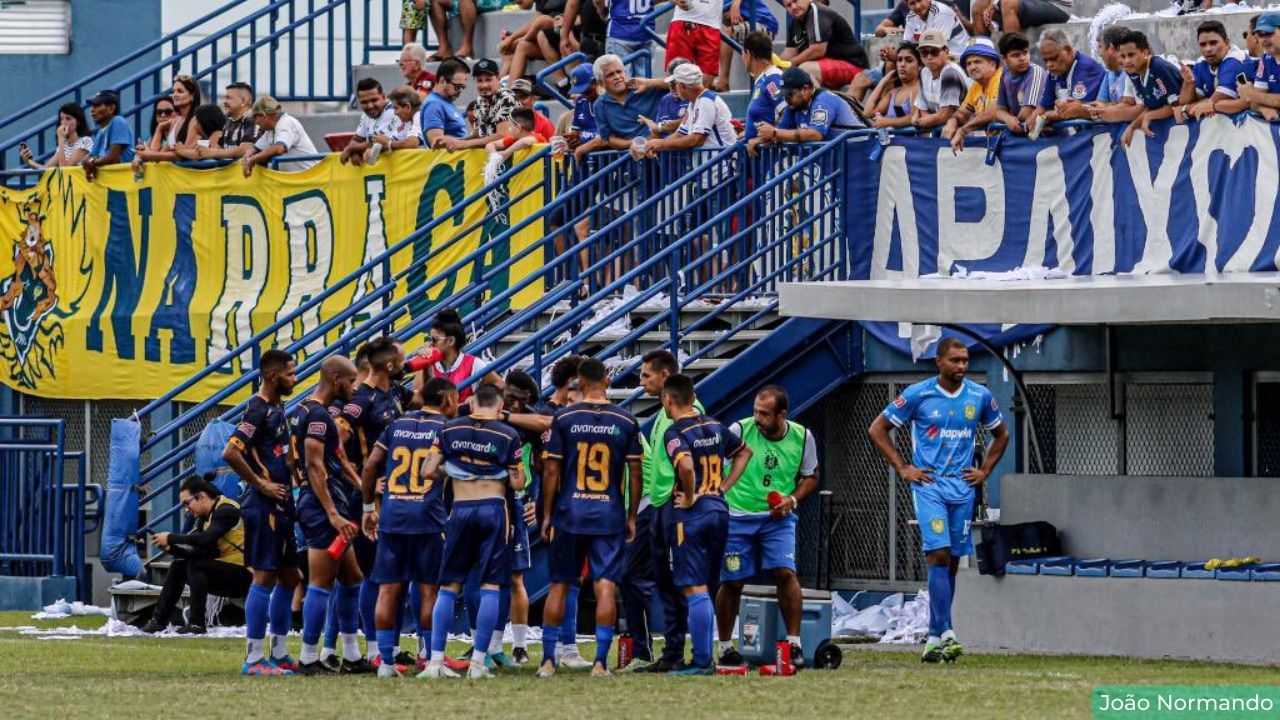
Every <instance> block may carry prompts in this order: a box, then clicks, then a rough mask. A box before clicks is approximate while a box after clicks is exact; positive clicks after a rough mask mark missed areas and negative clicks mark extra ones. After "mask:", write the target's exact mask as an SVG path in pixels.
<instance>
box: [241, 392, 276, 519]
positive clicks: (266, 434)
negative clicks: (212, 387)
mask: <svg viewBox="0 0 1280 720" xmlns="http://www.w3.org/2000/svg"><path fill="white" fill-rule="evenodd" d="M231 444H232V445H235V446H236V449H238V450H239V451H240V452H241V453H242V454H243V455H244V459H245V462H247V463H249V468H250V469H252V470H253V472H254V473H255V474H257V475H259V476H265V477H267V478H269V479H270V480H271V482H275V483H280V484H281V485H284V486H285V487H289V485H290V470H289V455H288V453H289V423H288V420H287V419H286V418H285V415H284V407H282V406H281V405H279V404H273V403H269V402H267V401H266V400H263V399H262V396H261V395H254V396H253V397H251V398H249V404H248V405H247V406H246V407H245V410H244V415H243V416H242V417H241V418H240V424H239V425H236V429H235V432H233V433H232V434H231ZM290 501H291V499H290ZM259 503H261V504H262V506H268V505H275V504H276V501H275V500H273V499H271V498H268V497H267V496H265V495H263V494H262V493H261V492H259V491H258V490H257V488H256V487H253V486H250V487H249V488H248V489H247V490H246V491H245V496H244V498H243V501H242V504H250V505H256V504H259Z"/></svg>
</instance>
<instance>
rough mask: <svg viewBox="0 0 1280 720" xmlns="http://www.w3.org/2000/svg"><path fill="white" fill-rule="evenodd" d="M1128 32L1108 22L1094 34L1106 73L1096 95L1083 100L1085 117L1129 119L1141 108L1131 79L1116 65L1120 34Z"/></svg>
mask: <svg viewBox="0 0 1280 720" xmlns="http://www.w3.org/2000/svg"><path fill="white" fill-rule="evenodd" d="M1128 33H1129V28H1127V27H1125V26H1123V25H1109V26H1107V27H1106V28H1105V29H1104V30H1103V31H1102V33H1101V34H1100V35H1099V36H1098V50H1099V55H1100V57H1101V58H1102V66H1103V67H1104V68H1106V70H1107V73H1106V75H1105V76H1104V77H1103V78H1102V87H1101V88H1099V90H1098V99H1097V100H1095V101H1094V102H1091V103H1087V104H1086V105H1085V107H1086V109H1088V111H1089V118H1090V119H1091V120H1095V121H1097V122H1129V121H1131V120H1133V119H1134V118H1135V117H1137V116H1138V114H1139V113H1141V112H1142V106H1141V105H1139V104H1138V101H1137V95H1136V94H1135V93H1134V91H1133V81H1132V80H1130V79H1129V76H1128V75H1127V74H1126V73H1125V71H1124V68H1122V67H1120V38H1122V37H1124V36H1125V35H1127V34H1128Z"/></svg>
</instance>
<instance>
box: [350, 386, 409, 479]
mask: <svg viewBox="0 0 1280 720" xmlns="http://www.w3.org/2000/svg"><path fill="white" fill-rule="evenodd" d="M400 398H401V396H400V392H399V391H398V390H396V386H395V385H392V386H391V387H390V388H389V389H387V390H383V389H381V388H376V387H374V386H372V385H369V384H367V383H361V384H359V385H357V386H356V390H355V392H354V393H352V394H351V399H350V400H348V401H347V402H346V404H345V405H343V406H342V412H341V413H339V414H338V423H339V424H341V425H343V426H344V427H345V429H346V430H348V431H350V433H351V438H350V439H349V440H348V441H347V446H346V450H347V459H348V460H350V461H351V464H352V465H354V466H355V467H356V469H357V470H359V469H360V468H361V467H363V466H364V459H365V458H367V457H369V448H371V447H373V444H374V443H376V442H378V438H380V437H382V431H383V430H386V429H387V426H388V425H390V424H391V421H392V420H395V419H396V418H398V417H400V416H401V415H403V414H404V408H403V407H402V405H401V402H400Z"/></svg>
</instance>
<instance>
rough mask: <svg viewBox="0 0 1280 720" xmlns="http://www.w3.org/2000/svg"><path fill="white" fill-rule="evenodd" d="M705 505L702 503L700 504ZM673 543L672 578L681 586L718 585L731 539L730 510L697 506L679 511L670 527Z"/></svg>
mask: <svg viewBox="0 0 1280 720" xmlns="http://www.w3.org/2000/svg"><path fill="white" fill-rule="evenodd" d="M701 502H704V500H700V501H699V503H701ZM667 532H668V534H669V537H668V540H669V542H670V544H671V575H672V577H673V578H674V579H675V584H676V586H677V587H694V586H696V585H714V584H716V583H717V582H719V581H720V565H721V562H722V561H723V558H724V548H725V543H726V542H728V539H729V511H728V510H727V509H704V508H699V507H698V506H697V505H695V506H694V507H692V508H689V509H687V510H685V509H681V508H677V509H676V510H675V513H674V517H673V518H672V522H671V524H670V525H669V526H668V528H667Z"/></svg>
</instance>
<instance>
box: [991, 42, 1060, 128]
mask: <svg viewBox="0 0 1280 720" xmlns="http://www.w3.org/2000/svg"><path fill="white" fill-rule="evenodd" d="M1000 57H1002V58H1004V66H1005V71H1004V73H1003V75H1002V77H1001V78H1000V98H999V101H998V102H997V108H998V109H997V110H996V120H999V121H1000V122H1002V123H1004V124H1005V126H1006V127H1008V128H1009V132H1011V133H1013V134H1015V135H1027V134H1031V135H1032V139H1034V138H1035V137H1038V136H1039V132H1038V131H1037V128H1036V117H1037V116H1038V115H1039V114H1040V111H1041V110H1047V109H1048V108H1049V107H1051V105H1050V104H1049V100H1048V97H1049V96H1048V95H1047V94H1046V93H1047V92H1048V87H1049V72H1048V71H1047V70H1045V69H1044V68H1042V67H1040V66H1039V65H1036V64H1035V63H1033V62H1031V43H1029V42H1027V37H1026V36H1025V35H1023V34H1022V33H1016V32H1010V33H1005V34H1004V35H1002V36H1001V37H1000ZM1033 131H1035V132H1033Z"/></svg>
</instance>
